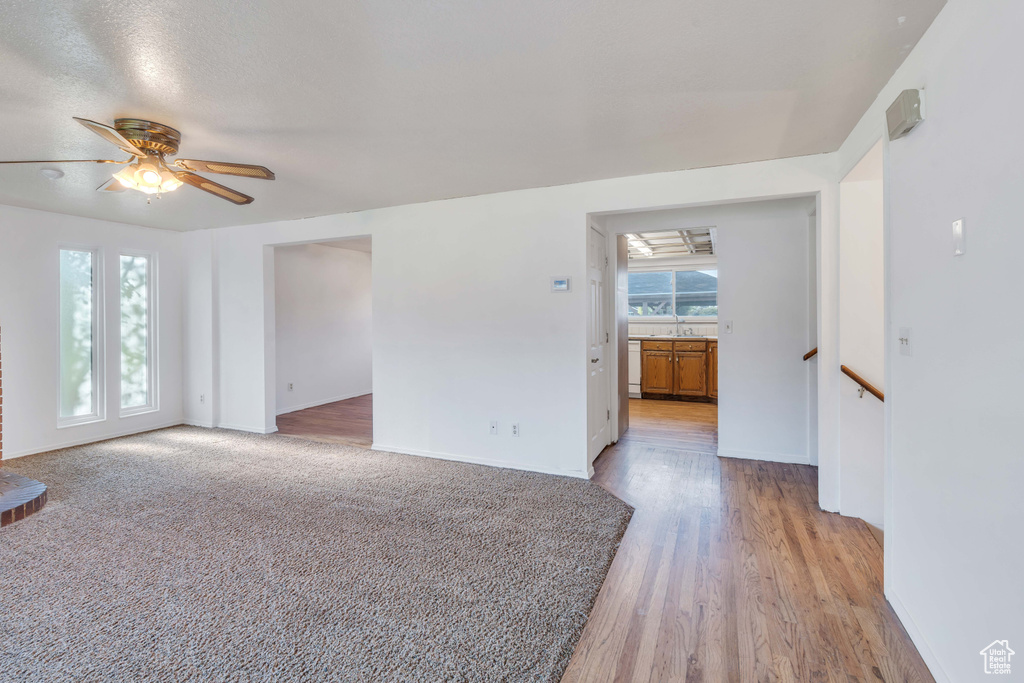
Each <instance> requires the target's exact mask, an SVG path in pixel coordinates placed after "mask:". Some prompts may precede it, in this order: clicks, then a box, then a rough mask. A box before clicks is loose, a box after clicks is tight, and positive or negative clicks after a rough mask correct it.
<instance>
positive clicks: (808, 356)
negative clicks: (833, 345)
mask: <svg viewBox="0 0 1024 683" xmlns="http://www.w3.org/2000/svg"><path fill="white" fill-rule="evenodd" d="M817 355H818V347H817V346H815V347H814V348H813V349H811V350H810V351H808V352H807V353H805V354H804V360H810V359H812V358H814V357H815V356H817Z"/></svg>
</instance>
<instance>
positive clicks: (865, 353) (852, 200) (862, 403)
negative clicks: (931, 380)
mask: <svg viewBox="0 0 1024 683" xmlns="http://www.w3.org/2000/svg"><path fill="white" fill-rule="evenodd" d="M883 214H884V211H883V192H882V143H881V142H879V143H878V144H876V145H875V146H874V147H873V148H872V149H871V151H870V152H868V154H867V155H866V156H865V157H864V159H862V160H861V162H860V163H859V164H857V166H856V168H854V169H853V170H852V171H851V172H850V173H849V174H848V175H847V177H846V178H845V179H844V180H843V181H842V182H841V183H840V184H839V354H840V358H841V360H842V362H843V364H844V365H846V366H847V367H849V368H850V369H852V370H853V371H854V372H856V373H857V374H858V375H860V376H861V377H863V378H864V379H865V380H867V381H868V382H870V383H871V384H873V385H875V386H876V387H878V388H879V389H881V390H882V391H883V392H884V391H885V261H884V245H883ZM840 387H841V398H840V408H839V412H840V424H839V463H840V465H839V466H840V475H839V477H840V479H839V482H840V489H839V511H840V512H841V513H842V514H844V515H848V516H851V517H860V518H861V519H863V520H864V521H866V522H868V523H869V524H872V525H873V526H876V527H883V526H884V522H883V504H882V503H883V495H882V494H883V486H884V484H883V482H884V470H883V468H884V460H885V458H884V453H885V434H884V427H885V414H884V404H883V403H882V402H881V401H879V400H878V399H876V398H875V397H874V396H872V395H871V394H868V393H865V394H864V396H863V397H861V396H860V392H859V385H858V384H857V383H856V382H854V381H853V380H851V379H848V378H847V379H844V380H843V383H842V384H841V385H840Z"/></svg>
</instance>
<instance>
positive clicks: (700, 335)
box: [591, 196, 817, 465]
mask: <svg viewBox="0 0 1024 683" xmlns="http://www.w3.org/2000/svg"><path fill="white" fill-rule="evenodd" d="M816 205H817V198H816V197H815V196H806V197H794V198H784V199H773V200H758V201H749V202H739V203H732V204H722V205H714V206H700V207H687V208H678V209H653V210H638V211H629V212H618V213H609V214H597V215H592V216H591V221H592V227H593V225H597V226H598V228H600V229H603V231H604V234H605V235H606V244H607V245H608V251H609V252H615V251H616V247H618V246H619V245H620V244H621V243H622V242H623V241H624V242H625V245H626V253H627V259H628V268H627V270H628V287H627V290H628V291H627V293H626V296H625V301H626V303H625V305H622V304H621V303H618V302H617V300H621V299H622V298H623V297H612V296H610V295H609V294H608V293H606V296H605V299H606V301H607V305H608V307H609V308H608V310H607V312H606V319H608V320H612V321H620V320H622V319H623V318H626V321H627V327H628V337H627V339H626V342H625V345H626V347H627V349H628V351H627V360H626V361H625V362H626V364H627V366H628V372H627V373H626V374H627V379H626V383H625V386H623V383H622V382H621V381H617V378H618V373H617V372H616V370H617V369H618V368H616V367H610V368H609V375H608V378H609V384H610V390H609V394H610V396H611V397H612V400H611V404H612V406H613V407H614V406H616V404H617V402H616V401H615V400H614V397H616V396H619V395H621V393H622V392H623V391H625V392H626V393H627V394H628V411H629V415H628V425H629V428H628V429H627V430H626V432H625V434H624V435H622V438H623V439H628V440H631V441H632V440H637V439H643V440H644V441H646V442H648V443H649V444H652V445H656V446H658V447H663V448H671V449H674V450H678V451H685V452H698V453H712V454H715V455H718V456H720V457H730V458H742V459H748V460H765V461H774V462H785V463H798V464H807V465H810V464H811V457H812V448H811V446H810V442H811V441H812V440H813V438H812V430H813V428H814V427H815V426H816V425H813V424H811V417H812V411H811V408H810V406H809V400H810V398H811V396H810V395H809V391H808V384H809V382H811V381H813V379H812V375H811V373H813V368H812V367H810V366H809V364H806V363H804V360H803V357H804V355H805V354H806V353H807V351H808V348H807V343H808V339H809V338H814V337H815V335H814V332H813V331H812V330H811V328H812V327H813V326H816V325H817V319H816V316H815V315H814V313H815V311H814V310H813V309H814V308H815V307H816V305H817V297H816V288H817V283H816V278H815V276H814V273H815V260H816V254H815V251H814V249H815V243H814V241H813V239H814V234H815V231H816V229H817V223H816V220H812V221H808V216H809V215H812V214H814V212H815V208H816ZM614 271H615V268H609V269H608V270H607V271H606V272H614ZM591 308H592V309H593V306H592V307H591ZM616 355H617V354H616V353H615V349H612V350H611V351H610V352H609V354H608V356H607V357H608V358H609V359H610V360H611V362H612V364H614V363H615V357H616ZM593 357H594V356H592V358H593ZM592 395H596V394H592ZM591 409H593V404H592V405H591ZM615 412H616V411H615V410H613V411H612V421H613V424H614V423H615V421H616V417H617V416H616V415H615ZM613 431H614V430H613ZM593 435H594V432H591V436H592V437H593Z"/></svg>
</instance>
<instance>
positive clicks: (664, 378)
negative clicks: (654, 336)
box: [640, 342, 675, 394]
mask: <svg viewBox="0 0 1024 683" xmlns="http://www.w3.org/2000/svg"><path fill="white" fill-rule="evenodd" d="M658 346H659V345H658V343H657V342H652V343H651V344H648V342H644V344H643V347H642V348H641V361H642V363H641V368H640V373H641V374H640V391H641V392H642V393H645V394H671V393H672V392H673V390H674V389H675V373H674V367H673V366H674V364H675V363H674V362H673V361H674V354H673V353H672V349H671V344H669V349H668V350H664V349H663V348H658Z"/></svg>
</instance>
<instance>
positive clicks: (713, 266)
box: [627, 263, 718, 323]
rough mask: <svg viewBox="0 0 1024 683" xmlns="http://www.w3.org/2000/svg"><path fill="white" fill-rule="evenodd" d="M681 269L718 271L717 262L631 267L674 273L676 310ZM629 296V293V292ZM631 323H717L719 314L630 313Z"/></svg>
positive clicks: (673, 297) (635, 269) (636, 270)
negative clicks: (677, 281)
mask: <svg viewBox="0 0 1024 683" xmlns="http://www.w3.org/2000/svg"><path fill="white" fill-rule="evenodd" d="M679 270H713V271H715V272H718V264H717V263H694V264H687V265H667V264H653V263H652V264H650V265H644V266H634V267H633V268H630V269H629V272H630V273H671V274H672V310H673V311H675V308H676V306H675V304H676V271H679ZM627 296H628V293H627ZM715 301H716V302H717V301H718V291H717V290H716V291H715ZM628 318H629V322H631V323H645V322H646V323H677V322H678V323H690V322H692V323H717V322H718V316H717V315H686V316H679V315H675V314H674V313H673V315H629V316H628Z"/></svg>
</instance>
